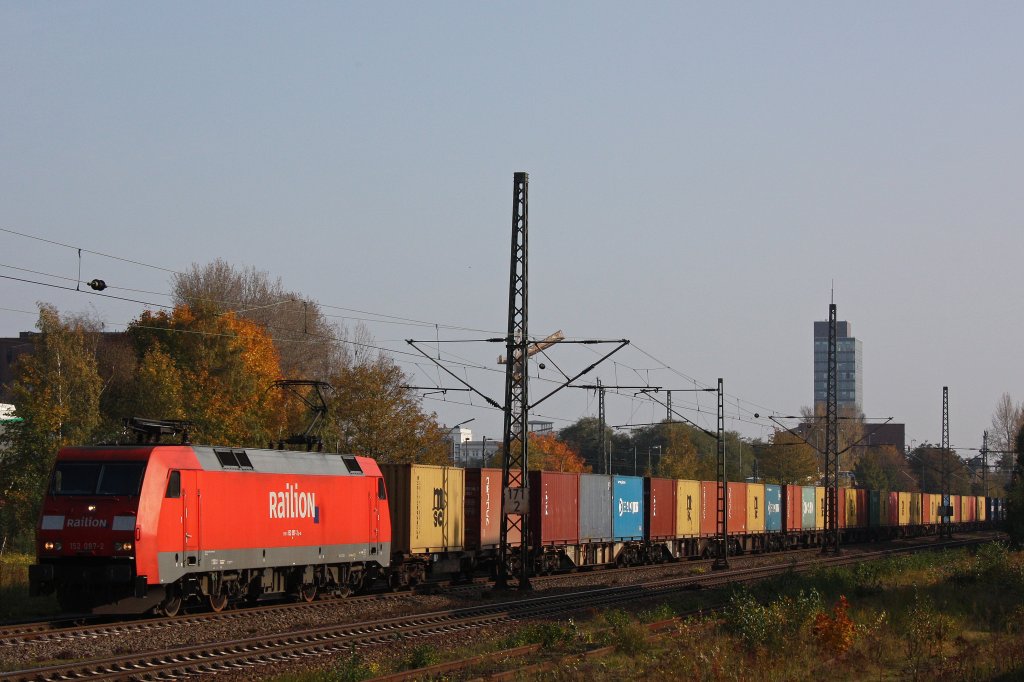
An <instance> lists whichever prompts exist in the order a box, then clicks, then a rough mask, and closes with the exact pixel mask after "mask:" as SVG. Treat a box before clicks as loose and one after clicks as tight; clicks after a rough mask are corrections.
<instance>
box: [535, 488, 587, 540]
mask: <svg viewBox="0 0 1024 682" xmlns="http://www.w3.org/2000/svg"><path fill="white" fill-rule="evenodd" d="M529 477H530V519H529V524H530V543H531V544H532V545H533V546H537V545H559V544H570V545H571V544H576V543H578V542H579V534H580V533H579V478H580V476H579V474H576V473H570V472H562V471H531V472H529Z"/></svg>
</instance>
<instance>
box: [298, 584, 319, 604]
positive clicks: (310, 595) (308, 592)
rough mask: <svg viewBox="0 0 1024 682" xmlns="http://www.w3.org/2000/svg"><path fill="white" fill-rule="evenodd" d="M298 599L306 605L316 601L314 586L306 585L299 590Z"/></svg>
mask: <svg viewBox="0 0 1024 682" xmlns="http://www.w3.org/2000/svg"><path fill="white" fill-rule="evenodd" d="M299 598H300V599H302V601H304V602H306V603H307V604H308V603H309V602H311V601H313V600H314V599H316V584H315V583H306V584H305V585H303V586H302V587H300V588H299Z"/></svg>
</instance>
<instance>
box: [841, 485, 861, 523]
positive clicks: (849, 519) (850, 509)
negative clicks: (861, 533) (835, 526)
mask: <svg viewBox="0 0 1024 682" xmlns="http://www.w3.org/2000/svg"><path fill="white" fill-rule="evenodd" d="M841 490H842V493H843V502H842V504H843V522H842V525H840V526H839V527H840V528H855V527H856V526H857V491H856V490H854V489H853V488H842V489H841Z"/></svg>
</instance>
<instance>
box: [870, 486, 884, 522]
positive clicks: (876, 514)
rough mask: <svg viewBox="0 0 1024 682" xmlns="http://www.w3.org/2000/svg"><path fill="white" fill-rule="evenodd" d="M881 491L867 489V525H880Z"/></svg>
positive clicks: (881, 517)
mask: <svg viewBox="0 0 1024 682" xmlns="http://www.w3.org/2000/svg"><path fill="white" fill-rule="evenodd" d="M883 518H884V517H883V516H882V493H880V492H878V491H877V490H869V491H868V526H869V527H871V528H877V527H879V526H881V525H882V519H883Z"/></svg>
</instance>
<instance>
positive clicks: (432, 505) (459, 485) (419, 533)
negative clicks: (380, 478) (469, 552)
mask: <svg viewBox="0 0 1024 682" xmlns="http://www.w3.org/2000/svg"><path fill="white" fill-rule="evenodd" d="M380 469H381V472H382V473H383V474H384V483H385V485H387V489H388V506H390V508H391V549H392V550H393V551H397V552H403V553H408V554H427V553H430V552H446V551H459V550H461V549H462V548H463V545H464V541H465V518H464V514H465V502H464V497H463V494H464V492H465V470H464V469H460V468H457V467H442V466H428V465H426V464H381V465H380Z"/></svg>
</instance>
